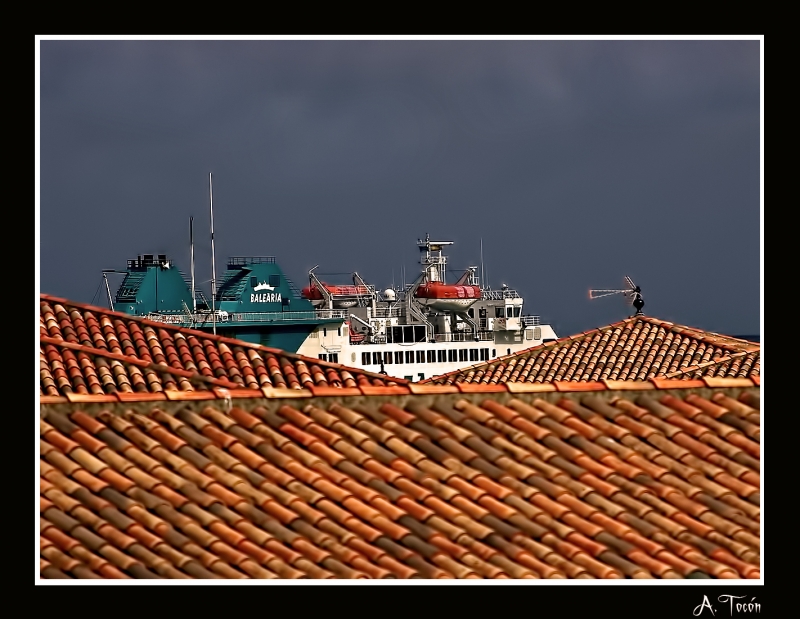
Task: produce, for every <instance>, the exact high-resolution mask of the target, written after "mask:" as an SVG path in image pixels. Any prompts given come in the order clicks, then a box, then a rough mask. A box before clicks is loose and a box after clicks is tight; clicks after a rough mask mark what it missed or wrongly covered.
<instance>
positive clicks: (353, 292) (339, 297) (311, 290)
mask: <svg viewBox="0 0 800 619" xmlns="http://www.w3.org/2000/svg"><path fill="white" fill-rule="evenodd" d="M323 286H325V290H326V291H327V292H328V294H330V295H331V297H332V300H333V307H335V308H336V309H347V308H348V307H354V306H355V305H357V304H358V299H359V298H360V297H364V296H369V294H370V292H369V290H368V289H367V287H366V286H334V285H331V284H323ZM301 294H302V295H303V298H305V299H308V300H309V301H311V303H312V305H314V306H315V307H318V306H320V305H324V303H325V297H324V296H323V294H322V291H321V290H320V289H319V288H318V287H317V286H307V287H305V288H303V290H302V291H301Z"/></svg>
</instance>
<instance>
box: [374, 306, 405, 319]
mask: <svg viewBox="0 0 800 619" xmlns="http://www.w3.org/2000/svg"><path fill="white" fill-rule="evenodd" d="M370 314H371V316H372V318H400V317H402V316H405V308H403V307H376V308H375V313H374V314H373V313H372V311H371V310H370Z"/></svg>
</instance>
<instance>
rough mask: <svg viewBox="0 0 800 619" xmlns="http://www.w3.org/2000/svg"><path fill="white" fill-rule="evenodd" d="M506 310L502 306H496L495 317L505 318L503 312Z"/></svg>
mask: <svg viewBox="0 0 800 619" xmlns="http://www.w3.org/2000/svg"><path fill="white" fill-rule="evenodd" d="M504 311H505V310H504V309H503V308H502V307H495V308H494V317H495V318H503V315H504V314H503V312H504Z"/></svg>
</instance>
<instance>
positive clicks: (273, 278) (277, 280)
mask: <svg viewBox="0 0 800 619" xmlns="http://www.w3.org/2000/svg"><path fill="white" fill-rule="evenodd" d="M269 285H270V286H272V287H273V288H277V287H278V286H280V285H281V276H280V275H270V276H269Z"/></svg>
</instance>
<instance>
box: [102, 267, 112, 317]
mask: <svg viewBox="0 0 800 619" xmlns="http://www.w3.org/2000/svg"><path fill="white" fill-rule="evenodd" d="M103 281H104V282H105V283H106V293H108V309H110V310H113V309H114V301H113V300H112V299H111V288H109V287H108V276H107V275H106V274H105V273H103Z"/></svg>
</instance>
